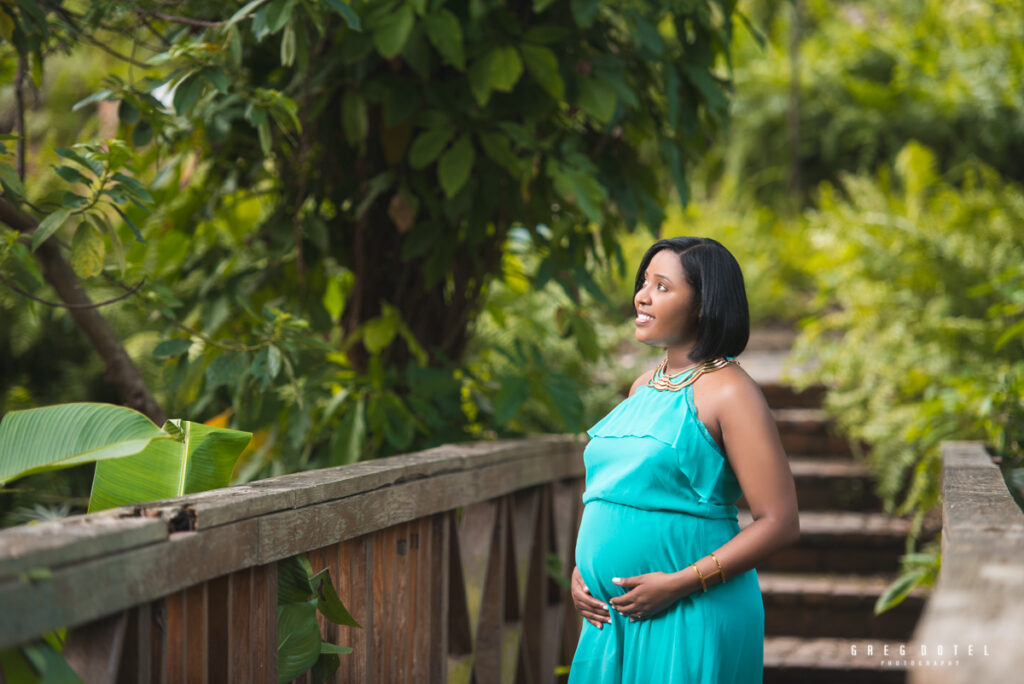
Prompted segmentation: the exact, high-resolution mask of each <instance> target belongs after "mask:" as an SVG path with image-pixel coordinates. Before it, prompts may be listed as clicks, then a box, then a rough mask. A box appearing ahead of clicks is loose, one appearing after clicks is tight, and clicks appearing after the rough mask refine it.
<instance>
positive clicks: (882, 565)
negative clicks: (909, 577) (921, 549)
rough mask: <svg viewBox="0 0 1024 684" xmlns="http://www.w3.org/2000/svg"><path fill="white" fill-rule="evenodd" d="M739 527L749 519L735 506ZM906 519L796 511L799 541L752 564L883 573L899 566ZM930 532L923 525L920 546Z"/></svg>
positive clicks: (790, 569) (763, 567)
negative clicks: (797, 512)
mask: <svg viewBox="0 0 1024 684" xmlns="http://www.w3.org/2000/svg"><path fill="white" fill-rule="evenodd" d="M737 519H738V522H739V525H740V528H741V529H742V528H744V527H746V526H747V525H750V524H751V523H752V522H753V517H752V515H751V513H750V511H749V510H747V509H740V511H739V515H738V516H737ZM910 529H911V521H910V520H909V519H906V518H899V517H895V516H890V515H886V514H884V513H861V512H853V511H800V540H799V541H798V542H797V543H796V544H794V545H792V546H788V547H786V548H784V549H781V550H779V551H777V552H776V553H775V554H773V555H772V556H770V557H769V558H768V559H767V560H765V561H763V562H762V563H761V565H759V566H758V567H757V570H758V572H761V571H762V570H764V571H772V572H805V573H819V572H834V573H859V574H862V573H869V574H874V573H887V572H897V571H898V570H899V569H900V563H899V557H900V555H901V554H903V553H904V551H905V547H906V541H905V540H906V536H907V534H908V533H909V532H910ZM935 532H936V531H935V530H929V529H925V530H924V534H923V535H922V538H921V540H920V544H924V543H925V542H926V541H928V540H929V539H931V538H932V537H933V536H934V534H935Z"/></svg>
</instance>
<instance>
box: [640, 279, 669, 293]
mask: <svg viewBox="0 0 1024 684" xmlns="http://www.w3.org/2000/svg"><path fill="white" fill-rule="evenodd" d="M646 284H647V278H644V285H646ZM641 287H643V285H641ZM658 287H660V288H662V289H663V290H665V292H668V288H667V287H665V286H664V285H663V284H661V283H658Z"/></svg>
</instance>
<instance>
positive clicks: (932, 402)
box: [792, 143, 1024, 603]
mask: <svg viewBox="0 0 1024 684" xmlns="http://www.w3.org/2000/svg"><path fill="white" fill-rule="evenodd" d="M840 190H841V192H840ZM820 198H821V199H820V206H819V208H817V209H814V210H809V211H808V212H807V214H806V221H807V231H808V232H807V237H808V243H809V246H810V247H812V248H813V251H812V252H810V253H809V254H808V256H807V266H808V270H809V271H810V272H811V273H813V274H815V283H816V288H817V294H816V298H815V306H816V307H817V308H818V309H819V310H821V311H824V312H826V313H824V314H821V315H818V316H814V317H808V318H806V319H805V320H804V321H803V322H802V334H801V337H800V338H799V339H798V341H797V346H796V348H795V350H794V356H793V357H792V358H793V361H795V362H805V363H811V362H812V361H813V362H814V363H817V368H816V369H814V370H813V371H810V372H807V373H804V374H801V376H800V377H799V378H797V384H798V385H800V386H804V385H806V384H810V383H821V384H824V385H826V386H828V387H830V388H831V391H830V392H829V394H828V396H827V400H826V408H827V410H828V411H829V413H830V415H831V416H832V417H833V418H834V419H835V420H836V422H837V424H838V426H839V428H840V429H841V430H842V431H843V432H844V433H845V434H846V435H848V436H849V437H851V438H853V440H864V441H866V442H868V443H869V444H871V451H870V463H871V465H872V467H873V469H874V471H875V473H876V477H877V482H878V490H879V493H880V495H881V496H882V497H883V501H884V504H885V508H886V510H887V511H889V512H895V513H897V514H899V515H906V514H912V515H913V520H914V528H913V531H912V533H911V535H910V538H909V539H908V551H911V550H912V547H913V544H914V543H915V541H916V538H917V535H918V534H919V532H920V525H921V523H922V521H923V518H924V515H925V513H927V512H928V511H930V510H933V509H934V508H935V507H936V506H937V505H938V503H939V495H940V491H939V482H940V471H941V465H942V464H941V454H940V451H939V445H940V443H941V442H942V441H944V440H951V439H955V440H970V439H979V440H985V441H987V442H988V443H990V444H992V445H994V446H995V447H996V449H997V451H998V453H999V454H1000V455H1001V456H1002V457H1003V458H1004V460H1005V461H1007V462H1010V463H1013V464H1015V465H1017V466H1018V467H1019V466H1020V465H1022V464H1024V438H1022V433H1021V426H1022V425H1024V405H1022V403H1021V397H1022V396H1024V361H1022V359H1024V325H1021V323H1020V321H1021V319H1022V316H1024V298H1022V296H1021V293H1022V292H1024V287H1022V286H1024V242H1022V241H1021V239H1020V225H1021V222H1022V221H1024V192H1022V189H1021V188H1020V187H1019V186H1017V185H1015V184H1013V183H1010V182H1006V181H1003V180H1002V179H1001V178H1000V177H999V175H998V174H997V173H996V172H994V171H993V170H992V169H991V168H989V167H986V166H984V165H982V164H980V163H974V164H969V165H965V166H962V167H959V168H958V169H957V170H956V172H955V173H953V172H947V173H946V174H941V173H940V172H939V170H938V168H937V165H936V159H935V156H934V155H933V154H932V152H931V151H929V150H928V149H927V148H925V147H923V146H921V145H918V144H916V143H911V144H908V145H907V146H906V147H904V149H903V150H901V151H900V153H899V154H898V155H897V159H896V164H895V174H890V173H889V171H888V169H887V168H885V167H882V168H881V169H880V171H879V172H878V174H877V177H876V178H870V177H865V176H852V175H844V176H843V180H842V186H841V188H836V187H833V186H831V185H827V184H826V185H824V186H823V187H822V188H821V192H820ZM903 491H905V495H904V496H903V497H902V500H900V501H897V497H898V495H899V494H900V493H901V492H903ZM908 572H912V573H914V574H916V575H917V576H918V578H919V579H924V578H927V577H933V576H934V573H931V572H930V571H927V570H922V569H921V568H916V569H915V568H910V569H908ZM911 586H912V585H911ZM906 589H908V586H907V585H906V584H905V583H902V584H901V585H900V586H899V587H895V586H894V588H893V592H894V594H899V595H902V593H903V590H906ZM887 603H889V601H888V600H887Z"/></svg>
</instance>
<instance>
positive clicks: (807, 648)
mask: <svg viewBox="0 0 1024 684" xmlns="http://www.w3.org/2000/svg"><path fill="white" fill-rule="evenodd" d="M886 647H888V651H889V655H888V656H885V655H883V653H884V651H885V648H886ZM869 650H870V651H871V654H869ZM854 653H856V655H854ZM898 653H899V644H895V643H893V642H890V641H880V640H877V639H842V638H832V637H821V638H815V639H807V638H802V637H792V636H766V637H765V640H764V682H765V684H904V682H906V681H907V665H906V664H905V663H906V661H908V660H911V658H910V657H909V655H908V656H902V657H901V656H899V655H898Z"/></svg>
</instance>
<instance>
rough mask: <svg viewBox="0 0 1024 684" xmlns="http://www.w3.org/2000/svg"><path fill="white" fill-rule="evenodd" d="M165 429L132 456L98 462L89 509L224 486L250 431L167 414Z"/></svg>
mask: <svg viewBox="0 0 1024 684" xmlns="http://www.w3.org/2000/svg"><path fill="white" fill-rule="evenodd" d="M162 431H163V432H164V433H167V434H169V435H173V436H174V438H173V439H164V440H158V441H154V442H153V443H152V444H150V445H149V447H147V448H146V449H145V450H143V451H141V452H140V453H137V454H135V455H134V456H129V457H127V458H122V459H119V460H117V461H104V462H102V463H97V464H96V474H95V475H94V476H93V481H92V495H91V496H90V497H89V512H90V513H91V512H93V511H102V510H104V509H107V508H113V507H114V506H124V505H127V504H133V503H139V502H142V501H153V500H155V499H167V498H172V497H176V496H182V495H184V494H191V493H193V492H202V491H205V490H207V489H216V488H218V487H226V486H227V485H228V483H229V482H230V480H231V471H232V469H233V468H234V466H235V461H237V460H238V456H239V455H240V454H241V453H242V450H243V449H245V446H246V445H247V444H248V443H249V440H250V439H251V438H252V433H251V432H243V431H241V430H229V429H227V428H221V427H213V426H211V425H204V424H203V423H193V422H192V421H188V420H169V421H167V422H166V423H164V426H163V430H162Z"/></svg>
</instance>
